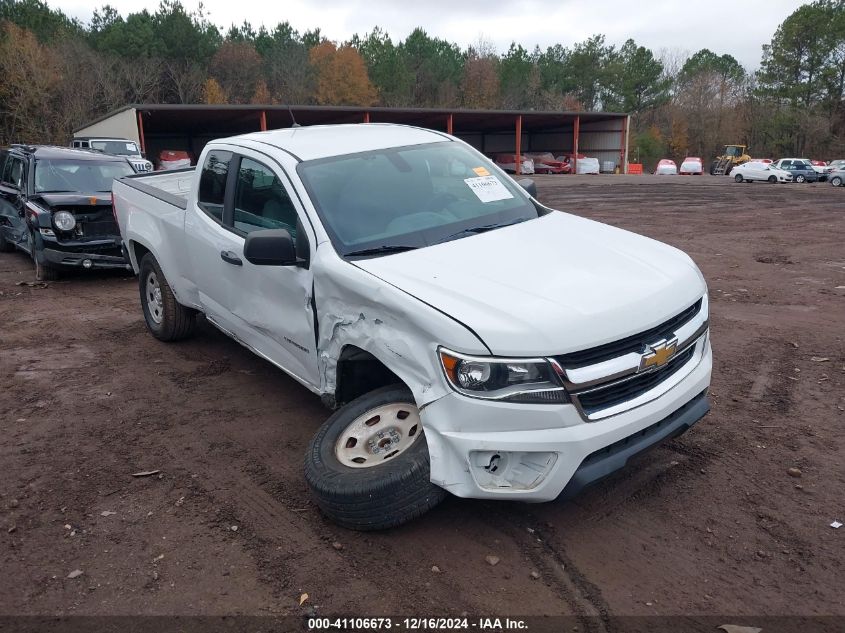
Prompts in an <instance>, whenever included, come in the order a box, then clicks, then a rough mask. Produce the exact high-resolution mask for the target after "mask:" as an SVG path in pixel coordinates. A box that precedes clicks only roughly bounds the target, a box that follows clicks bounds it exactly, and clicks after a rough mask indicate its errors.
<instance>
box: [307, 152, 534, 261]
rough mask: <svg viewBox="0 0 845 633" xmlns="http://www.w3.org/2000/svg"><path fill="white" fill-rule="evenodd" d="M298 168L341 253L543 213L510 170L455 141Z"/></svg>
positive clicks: (464, 232)
mask: <svg viewBox="0 0 845 633" xmlns="http://www.w3.org/2000/svg"><path fill="white" fill-rule="evenodd" d="M297 170H298V172H299V175H300V177H301V178H302V180H303V182H304V184H305V187H306V189H307V190H308V193H309V194H310V196H311V199H312V200H313V202H314V205H315V207H316V208H317V213H318V214H319V215H320V219H321V220H322V222H323V225H324V226H325V228H326V230H327V232H328V233H329V237H330V238H331V240H332V243H333V244H334V247H335V249H336V250H337V251H338V253H340V254H341V255H342V256H347V255H349V256H355V255H361V256H367V255H387V254H390V253H395V252H401V251H402V250H410V249H413V248H421V247H424V246H430V245H432V244H438V243H440V242H445V241H448V240H451V239H459V238H462V237H468V236H471V235H474V234H476V233H481V232H484V231H488V230H493V229H496V228H500V227H502V226H507V225H509V224H516V223H517V222H523V221H525V220H530V219H533V218H536V217H537V215H538V212H537V209H536V208H535V207H534V205H533V204H532V203H531V201H530V199H529V198H528V196H527V194H525V192H524V191H523V190H522V189H521V188H520V187H519V186H518V185H516V184H515V183H514V182H513V181H512V180H511V179H510V178H509V177H507V176H501V175H499V173H498V172H496V171H494V169H493V167H492V165H491V163H490V162H489V161H488V160H487V159H486V158H484V157H483V156H481V155H480V154H478V153H476V152H474V151H472V150H470V149H468V148H466V147H464V146H462V145H459V144H458V143H455V142H451V141H447V142H443V143H432V144H427V145H417V146H410V147H401V148H391V149H385V150H376V151H370V152H363V153H360V154H350V155H347V156H339V157H332V158H324V159H319V160H313V161H306V162H304V163H300V165H299V166H298V168H297Z"/></svg>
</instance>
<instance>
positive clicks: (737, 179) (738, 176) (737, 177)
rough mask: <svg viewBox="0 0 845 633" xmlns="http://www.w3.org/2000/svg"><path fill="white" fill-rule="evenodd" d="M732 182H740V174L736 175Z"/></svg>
mask: <svg viewBox="0 0 845 633" xmlns="http://www.w3.org/2000/svg"><path fill="white" fill-rule="evenodd" d="M734 180H735V181H736V182H742V174H737V175H736V176H734Z"/></svg>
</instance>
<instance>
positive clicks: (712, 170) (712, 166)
mask: <svg viewBox="0 0 845 633" xmlns="http://www.w3.org/2000/svg"><path fill="white" fill-rule="evenodd" d="M718 164H719V163H718V161H715V160H714V161H713V162H712V163H710V175H711V176H715V175H716V166H717V165H718Z"/></svg>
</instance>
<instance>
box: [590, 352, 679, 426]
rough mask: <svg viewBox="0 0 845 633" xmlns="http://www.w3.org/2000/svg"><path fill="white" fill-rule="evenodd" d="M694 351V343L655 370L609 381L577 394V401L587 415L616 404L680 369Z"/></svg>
mask: <svg viewBox="0 0 845 633" xmlns="http://www.w3.org/2000/svg"><path fill="white" fill-rule="evenodd" d="M694 353H695V345H691V346H690V347H688V348H687V349H685V350H684V351H683V352H681V353H680V354H678V355H677V356H676V357H675V358H673V359H672V360H670V361H669V362H668V363H666V365H664V366H663V367H661V368H660V369H658V370H656V371H652V372H649V373H645V374H636V375H634V377H633V378H628V379H625V380H621V381H619V382H615V383H611V384H609V385H607V386H604V387H599V388H597V389H593V390H591V391H587V392H583V393H580V394H577V396H575V397H577V398H578V403H579V404H580V405H581V409H582V410H583V411H584V413H586V414H587V415H590V414H592V413H595V412H597V411H599V410H601V409H607V408H609V407H613V406H616V405H617V404H621V403H623V402H627V401H628V400H633V399H634V398H636V397H638V396H640V395H642V394H644V393H645V392H646V391H649V390H650V389H653V388H654V387H656V386H657V385H658V384H660V383H661V382H663V381H664V380H666V379H667V378H669V377H670V376H671V375H672V374H674V373H676V372H677V371H678V370H680V369H681V368H682V367H683V366H684V365H685V364H686V363H687V361H689V360H690V359H691V358H692V356H693V354H694Z"/></svg>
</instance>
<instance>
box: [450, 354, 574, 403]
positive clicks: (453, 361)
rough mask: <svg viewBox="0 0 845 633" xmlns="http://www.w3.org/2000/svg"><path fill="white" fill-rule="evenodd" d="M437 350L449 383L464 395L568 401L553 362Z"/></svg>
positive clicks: (530, 401)
mask: <svg viewBox="0 0 845 633" xmlns="http://www.w3.org/2000/svg"><path fill="white" fill-rule="evenodd" d="M439 354H440V363H441V365H442V366H443V371H444V373H445V374H446V379H447V380H448V381H449V384H450V385H451V386H452V388H453V389H454V390H455V391H457V392H458V393H461V394H463V395H465V396H470V397H472V398H482V399H485V400H503V401H506V402H524V403H537V404H555V403H564V402H569V397H568V396H567V395H566V391H565V390H564V388H563V387H562V386H561V383H560V381H559V379H558V375H557V373H556V371H555V369H554V366H553V365H552V363H550V362H549V361H548V360H546V359H545V358H529V359H526V358H494V357H489V356H466V355H464V354H459V353H457V352H452V351H449V350H447V349H444V348H440V350H439Z"/></svg>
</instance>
